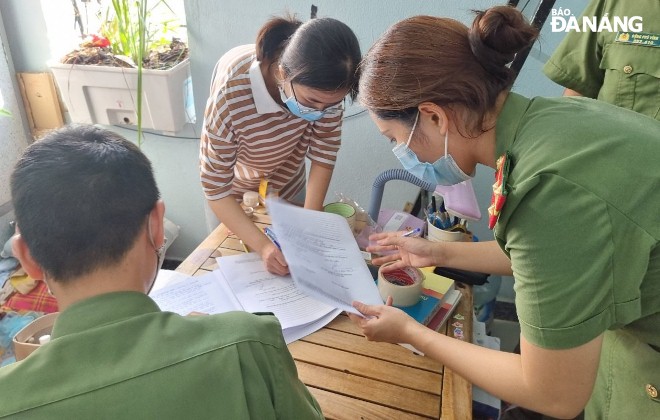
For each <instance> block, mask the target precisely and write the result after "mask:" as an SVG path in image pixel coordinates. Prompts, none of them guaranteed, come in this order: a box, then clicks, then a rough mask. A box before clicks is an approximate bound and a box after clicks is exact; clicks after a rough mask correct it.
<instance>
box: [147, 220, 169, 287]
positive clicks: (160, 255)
mask: <svg viewBox="0 0 660 420" xmlns="http://www.w3.org/2000/svg"><path fill="white" fill-rule="evenodd" d="M147 233H148V235H149V241H150V242H151V246H153V247H154V252H155V253H156V274H155V275H154V278H153V280H152V281H151V285H150V286H149V290H147V294H149V292H151V289H152V288H153V287H154V284H156V277H158V272H159V271H160V268H161V267H162V266H163V261H165V245H166V244H167V238H166V237H165V238H163V244H162V245H161V246H160V247H159V248H156V244H155V243H154V238H153V236H152V235H151V223H150V222H149V221H148V220H147Z"/></svg>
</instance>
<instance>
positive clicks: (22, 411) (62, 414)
mask: <svg viewBox="0 0 660 420" xmlns="http://www.w3.org/2000/svg"><path fill="white" fill-rule="evenodd" d="M52 337H53V338H52V340H51V341H50V342H49V343H48V344H46V345H44V346H43V347H41V348H39V349H37V350H36V351H35V352H34V353H33V354H31V355H30V356H29V357H27V358H26V359H25V360H23V361H21V362H17V363H14V364H12V365H8V366H6V367H3V368H2V369H0V396H1V397H0V399H1V400H2V403H0V418H12V419H31V420H32V419H49V420H50V419H159V420H161V419H187V420H193V419H232V420H233V419H276V418H280V419H294V418H295V419H298V418H300V419H309V418H312V419H316V418H323V415H322V414H321V410H320V408H319V406H318V404H317V403H316V401H315V400H314V398H313V397H312V396H311V394H310V393H309V391H308V390H307V388H306V387H305V385H304V384H303V383H302V382H300V380H299V379H298V376H297V371H296V366H295V364H294V361H293V359H292V357H291V354H290V353H289V351H288V349H287V347H286V344H285V343H284V338H283V337H282V330H281V327H280V324H279V322H278V321H277V319H276V318H275V317H274V316H272V315H261V316H260V315H254V314H249V313H245V312H230V313H226V314H220V315H211V316H195V317H182V316H179V315H176V314H173V313H169V312H161V311H160V310H159V309H158V306H157V305H156V304H155V303H154V302H153V301H152V300H151V299H150V298H148V297H147V296H145V295H144V294H141V293H136V292H120V293H110V294H105V295H101V296H97V297H93V298H90V299H87V300H84V301H81V302H78V303H75V304H73V305H71V306H70V307H69V308H67V309H66V310H65V311H64V312H62V314H60V316H59V317H58V319H57V321H56V323H55V326H54V329H53V334H52Z"/></svg>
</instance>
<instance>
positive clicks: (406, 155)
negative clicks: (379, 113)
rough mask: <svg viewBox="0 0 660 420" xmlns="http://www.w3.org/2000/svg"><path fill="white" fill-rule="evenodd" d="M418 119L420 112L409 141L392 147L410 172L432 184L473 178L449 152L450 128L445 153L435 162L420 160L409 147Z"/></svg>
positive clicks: (452, 182) (448, 183) (453, 183)
mask: <svg viewBox="0 0 660 420" xmlns="http://www.w3.org/2000/svg"><path fill="white" fill-rule="evenodd" d="M418 120H419V112H418V113H417V116H416V117H415V123H414V124H413V128H412V130H411V131H410V136H408V141H407V142H406V143H401V144H397V145H396V146H394V148H393V149H392V153H394V156H396V157H397V159H399V162H401V165H403V167H404V168H405V169H406V170H407V171H408V172H410V173H411V174H413V175H415V176H416V177H417V178H419V179H421V180H423V181H426V182H428V183H430V184H431V185H455V184H459V183H461V182H463V181H467V180H468V179H470V178H472V176H470V175H466V174H465V172H463V171H462V170H461V168H459V166H458V164H456V161H455V160H454V158H453V157H451V155H450V154H448V153H447V139H448V135H449V130H447V132H446V133H445V155H444V156H442V157H441V158H440V159H438V160H436V161H435V162H433V163H429V162H420V161H419V159H418V158H417V155H416V154H415V152H413V151H412V150H410V148H409V147H408V145H409V144H410V141H411V140H412V136H413V133H414V132H415V127H417V121H418Z"/></svg>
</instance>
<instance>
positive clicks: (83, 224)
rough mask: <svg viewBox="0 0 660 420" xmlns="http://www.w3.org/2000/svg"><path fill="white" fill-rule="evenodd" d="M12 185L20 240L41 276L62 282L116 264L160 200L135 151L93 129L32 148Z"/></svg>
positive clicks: (54, 135)
mask: <svg viewBox="0 0 660 420" xmlns="http://www.w3.org/2000/svg"><path fill="white" fill-rule="evenodd" d="M10 182H11V196H12V202H13V206H14V212H15V216H16V222H17V225H18V228H19V229H20V232H21V236H22V237H23V238H24V240H25V243H26V244H27V247H28V249H29V250H30V253H31V254H32V257H33V258H34V259H35V261H36V262H37V263H38V264H39V266H40V267H41V268H42V270H44V272H45V274H46V275H47V276H48V277H51V278H52V279H53V280H56V281H62V282H64V281H67V280H69V279H72V278H77V277H79V276H82V275H85V274H88V273H90V272H92V271H94V270H95V269H97V268H101V267H107V266H111V265H112V264H115V263H117V262H119V261H120V260H121V259H122V258H123V257H124V256H125V255H126V253H127V252H128V250H129V249H130V248H131V247H132V246H133V245H134V243H135V241H136V239H137V237H138V233H139V232H140V230H141V228H142V227H143V226H144V225H145V222H146V220H147V215H148V214H149V213H150V212H151V211H152V210H153V208H154V206H155V204H156V202H157V201H158V198H159V197H160V193H159V191H158V187H157V186H156V181H155V179H154V175H153V170H152V168H151V163H150V162H149V159H147V157H146V156H145V155H144V154H143V153H142V152H141V151H140V149H138V147H137V146H135V145H134V144H133V143H131V142H129V141H128V140H126V139H125V138H123V137H122V136H120V135H119V134H117V133H114V132H112V131H109V130H105V129H101V128H97V127H94V126H90V125H76V126H68V127H64V128H62V129H59V130H56V131H53V132H51V133H50V134H48V135H47V136H46V137H44V138H43V139H42V140H39V141H37V142H35V143H33V144H32V145H30V146H29V147H28V148H27V149H26V150H25V152H24V153H23V155H22V156H21V158H20V159H19V161H18V162H17V163H16V166H15V167H14V170H13V172H12V175H11V181H10Z"/></svg>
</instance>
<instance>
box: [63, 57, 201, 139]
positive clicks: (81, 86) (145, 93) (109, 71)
mask: <svg viewBox="0 0 660 420" xmlns="http://www.w3.org/2000/svg"><path fill="white" fill-rule="evenodd" d="M50 68H51V70H52V72H53V76H55V81H56V83H57V86H58V88H59V90H60V95H62V100H63V101H64V104H65V105H66V106H67V108H68V110H69V114H70V115H71V120H72V121H73V122H77V123H91V124H105V125H115V124H119V125H127V124H128V125H136V124H137V113H136V108H137V69H131V68H120V67H105V66H86V65H78V64H62V63H51V64H50ZM193 104H194V101H193V98H192V84H191V79H190V62H189V60H188V59H186V60H184V61H182V62H181V63H179V64H177V65H176V66H174V67H172V68H171V69H168V70H147V69H144V70H143V71H142V128H145V129H152V130H158V131H163V132H166V133H176V132H177V131H179V130H181V129H182V128H183V126H184V124H185V123H186V122H192V121H194V115H195V112H194V105H193Z"/></svg>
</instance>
